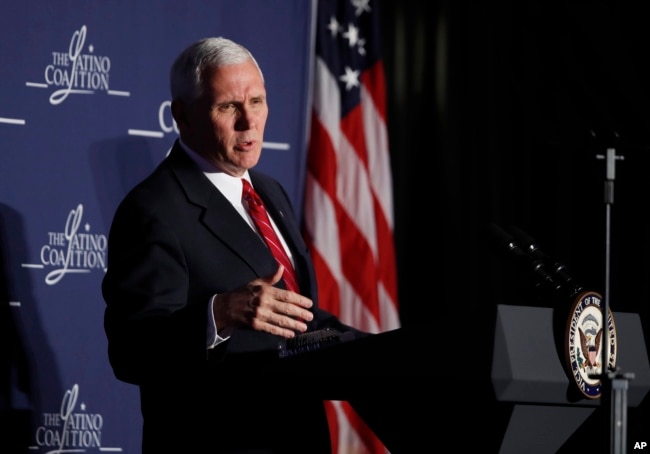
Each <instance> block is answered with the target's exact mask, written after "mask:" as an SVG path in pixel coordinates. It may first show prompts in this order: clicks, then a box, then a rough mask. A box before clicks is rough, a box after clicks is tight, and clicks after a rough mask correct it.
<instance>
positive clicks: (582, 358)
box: [565, 292, 616, 399]
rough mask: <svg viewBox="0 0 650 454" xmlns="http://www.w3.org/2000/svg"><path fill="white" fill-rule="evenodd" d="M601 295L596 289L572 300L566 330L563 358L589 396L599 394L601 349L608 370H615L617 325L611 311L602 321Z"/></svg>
mask: <svg viewBox="0 0 650 454" xmlns="http://www.w3.org/2000/svg"><path fill="white" fill-rule="evenodd" d="M601 304H602V298H601V296H600V295H599V294H598V293H595V292H583V293H581V294H579V295H578V296H577V297H576V298H575V300H574V303H573V307H572V308H571V312H570V313H569V318H568V320H567V329H566V343H565V347H566V361H567V368H568V370H569V374H570V375H571V377H572V378H573V381H574V383H575V385H576V386H577V387H578V389H579V390H580V392H581V393H582V394H583V395H584V396H585V397H587V398H589V399H596V398H598V397H600V395H601V392H602V383H601V380H600V378H598V377H600V376H601V374H602V362H603V349H604V348H606V349H607V350H605V355H606V356H605V357H606V358H607V361H608V364H607V369H606V370H605V371H606V372H607V371H613V370H615V369H616V326H615V325H614V317H613V315H612V312H611V310H610V311H609V314H608V317H607V324H605V323H604V322H603V310H604V308H603V307H602V306H601Z"/></svg>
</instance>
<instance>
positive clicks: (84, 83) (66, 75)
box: [26, 25, 130, 105]
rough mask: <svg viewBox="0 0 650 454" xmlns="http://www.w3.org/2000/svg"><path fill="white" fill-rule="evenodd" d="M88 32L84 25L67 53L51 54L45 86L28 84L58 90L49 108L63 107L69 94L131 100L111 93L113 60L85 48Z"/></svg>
mask: <svg viewBox="0 0 650 454" xmlns="http://www.w3.org/2000/svg"><path fill="white" fill-rule="evenodd" d="M86 33H87V28H86V26H85V25H83V26H82V27H81V28H80V29H79V30H75V31H74V32H73V33H72V37H71V39H70V44H69V45H68V50H67V51H63V52H62V51H52V52H51V56H52V60H51V61H50V63H49V64H48V65H46V66H45V69H44V71H43V75H44V79H45V83H42V82H27V83H26V85H27V86H28V87H36V88H50V87H53V88H56V90H55V91H54V92H52V94H51V95H50V104H52V105H57V104H61V103H62V102H63V101H65V100H66V98H67V97H68V96H69V95H70V94H86V95H89V94H94V93H96V92H104V93H107V94H109V95H116V96H130V93H129V92H126V91H118V90H111V89H110V72H111V59H110V58H109V57H107V56H105V55H98V54H96V53H95V47H94V46H93V45H92V44H90V45H88V47H87V49H86V50H84V46H85V44H86Z"/></svg>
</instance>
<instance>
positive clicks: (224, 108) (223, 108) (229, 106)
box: [217, 102, 237, 113]
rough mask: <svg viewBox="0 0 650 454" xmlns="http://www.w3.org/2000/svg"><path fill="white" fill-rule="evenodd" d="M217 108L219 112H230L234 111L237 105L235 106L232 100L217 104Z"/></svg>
mask: <svg viewBox="0 0 650 454" xmlns="http://www.w3.org/2000/svg"><path fill="white" fill-rule="evenodd" d="M217 109H218V110H219V112H226V113H229V112H234V111H235V110H236V109H237V106H235V104H234V103H231V102H230V103H226V104H219V105H218V106H217Z"/></svg>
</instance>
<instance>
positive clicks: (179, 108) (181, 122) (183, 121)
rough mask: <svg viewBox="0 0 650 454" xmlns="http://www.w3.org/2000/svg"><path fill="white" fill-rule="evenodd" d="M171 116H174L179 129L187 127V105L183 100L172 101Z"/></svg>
mask: <svg viewBox="0 0 650 454" xmlns="http://www.w3.org/2000/svg"><path fill="white" fill-rule="evenodd" d="M172 117H174V121H175V122H176V125H177V126H178V130H179V131H183V130H184V129H186V128H188V127H189V123H188V121H189V119H188V114H187V107H186V106H185V103H184V102H183V101H179V100H176V101H172Z"/></svg>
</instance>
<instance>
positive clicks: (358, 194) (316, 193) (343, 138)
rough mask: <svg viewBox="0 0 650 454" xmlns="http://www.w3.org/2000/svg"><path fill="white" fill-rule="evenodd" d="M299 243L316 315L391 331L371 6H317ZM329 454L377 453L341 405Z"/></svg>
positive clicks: (393, 279)
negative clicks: (308, 255)
mask: <svg viewBox="0 0 650 454" xmlns="http://www.w3.org/2000/svg"><path fill="white" fill-rule="evenodd" d="M317 5H318V11H317V24H316V52H315V68H314V78H315V79H314V84H313V107H312V118H311V130H310V142H309V151H308V157H307V172H306V181H305V201H304V203H305V206H304V210H303V212H304V236H305V240H306V241H307V243H308V244H309V246H310V248H311V250H312V253H313V257H314V263H315V267H316V274H317V278H318V286H319V300H320V304H321V305H322V307H323V308H325V309H327V310H329V311H330V312H332V313H334V314H336V315H338V316H339V318H340V319H341V320H342V321H343V322H344V323H347V324H349V325H352V326H355V327H357V328H359V329H362V330H364V331H367V332H372V333H379V332H384V331H387V330H392V329H395V328H398V327H399V324H400V323H399V312H398V307H397V274H396V263H395V250H394V243H393V196H392V175H391V170H390V161H389V149H388V134H387V130H386V93H385V81H384V68H383V63H382V59H381V52H380V36H379V11H378V10H377V7H378V2H377V1H374V0H318V2H317ZM326 404H327V406H328V416H329V420H330V426H331V433H332V441H333V448H334V450H333V453H334V454H348V453H355V454H360V453H373V454H374V453H383V452H386V449H385V448H384V446H383V444H382V443H381V442H380V441H379V439H378V438H377V437H376V436H375V435H374V434H373V433H372V431H371V430H370V429H369V428H368V427H367V426H366V425H365V424H364V422H363V421H362V420H361V418H359V417H358V415H357V414H356V413H355V412H354V410H353V409H352V407H351V406H349V404H347V402H340V401H329V402H327V403H326Z"/></svg>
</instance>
